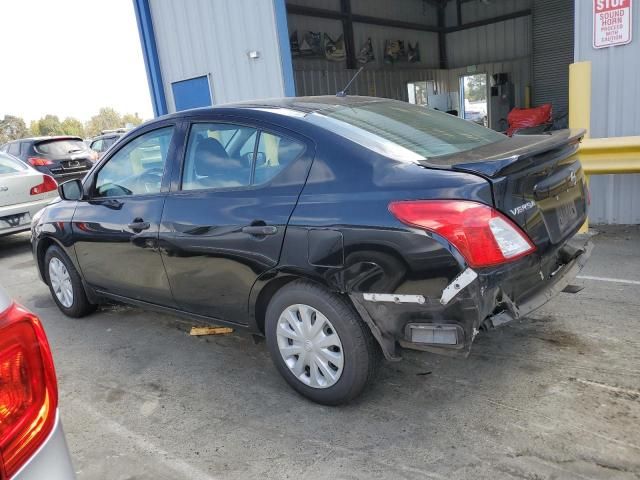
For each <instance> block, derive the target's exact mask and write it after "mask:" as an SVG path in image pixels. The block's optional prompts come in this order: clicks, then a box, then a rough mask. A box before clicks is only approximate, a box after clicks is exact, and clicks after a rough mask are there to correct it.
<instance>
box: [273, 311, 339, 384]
mask: <svg viewBox="0 0 640 480" xmlns="http://www.w3.org/2000/svg"><path fill="white" fill-rule="evenodd" d="M276 336H277V339H278V348H279V349H280V355H282V358H283V359H284V362H285V363H286V364H287V366H288V367H289V370H291V372H292V373H293V374H294V375H295V376H296V378H297V379H298V380H300V381H301V382H302V383H304V384H305V385H309V386H310V387H313V388H328V387H330V386H332V385H334V384H335V383H336V382H337V381H338V380H339V379H340V376H341V375H342V368H343V366H344V353H343V351H342V342H340V337H338V333H337V332H336V330H335V328H333V325H331V322H330V321H329V320H328V319H327V317H325V316H324V315H323V314H322V313H320V312H319V311H318V310H316V309H315V308H313V307H310V306H309V305H302V304H297V305H291V306H290V307H287V308H286V309H285V310H284V311H283V312H282V314H281V315H280V318H279V319H278V330H277V332H276Z"/></svg>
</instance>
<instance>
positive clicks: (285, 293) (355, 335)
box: [265, 281, 380, 405]
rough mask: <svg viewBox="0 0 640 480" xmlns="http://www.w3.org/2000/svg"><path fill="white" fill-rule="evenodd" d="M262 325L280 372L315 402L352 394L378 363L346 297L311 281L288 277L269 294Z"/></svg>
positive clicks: (335, 400) (370, 339) (336, 401)
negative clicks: (285, 283)
mask: <svg viewBox="0 0 640 480" xmlns="http://www.w3.org/2000/svg"><path fill="white" fill-rule="evenodd" d="M265 330H266V332H265V333H266V336H267V345H268V347H269V351H270V353H271V356H272V358H273V361H274V363H275V364H276V367H277V368H278V370H279V372H280V374H281V375H282V376H283V377H284V378H285V380H286V381H287V382H288V383H289V385H291V386H292V387H293V388H294V389H295V390H296V391H298V392H299V393H301V394H302V395H304V396H305V397H307V398H309V399H311V400H313V401H314V402H318V403H322V404H325V405H339V404H342V403H346V402H348V401H350V400H352V399H353V398H355V397H356V396H358V395H359V394H360V393H361V392H362V390H363V389H364V388H365V387H366V386H367V384H368V383H369V382H370V381H371V379H372V378H373V376H374V373H375V371H376V368H377V365H378V363H379V358H380V352H379V348H378V346H377V345H376V344H375V341H374V339H373V337H372V336H371V332H370V331H369V329H368V328H367V326H366V325H364V324H363V322H362V320H361V319H360V318H359V317H358V315H357V314H356V313H355V312H354V311H353V309H352V307H351V306H350V305H349V304H348V302H346V301H345V300H344V299H343V298H341V297H340V296H338V295H335V294H332V293H330V292H328V291H327V290H325V289H323V288H322V287H320V286H318V285H316V284H314V283H311V282H305V281H296V282H293V283H290V284H289V285H287V286H285V287H284V288H283V289H281V290H280V291H278V292H277V293H276V295H274V297H273V299H272V300H271V302H270V303H269V307H268V308H267V316H266V321H265Z"/></svg>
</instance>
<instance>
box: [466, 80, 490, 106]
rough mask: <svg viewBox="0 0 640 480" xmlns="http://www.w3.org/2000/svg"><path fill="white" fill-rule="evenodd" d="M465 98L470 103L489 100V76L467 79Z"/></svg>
mask: <svg viewBox="0 0 640 480" xmlns="http://www.w3.org/2000/svg"><path fill="white" fill-rule="evenodd" d="M464 93H465V97H466V98H467V99H468V100H469V101H470V102H481V101H483V100H487V76H486V75H485V74H480V75H469V76H468V77H466V78H465V85H464Z"/></svg>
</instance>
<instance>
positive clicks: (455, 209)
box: [389, 200, 535, 267]
mask: <svg viewBox="0 0 640 480" xmlns="http://www.w3.org/2000/svg"><path fill="white" fill-rule="evenodd" d="M389 210H390V211H391V213H392V214H393V215H394V216H395V217H396V218H397V219H398V220H400V221H401V222H403V223H406V224H407V225H411V226H414V227H418V228H422V229H425V230H429V231H431V232H435V233H437V234H438V235H441V236H442V237H444V238H445V239H446V240H448V241H449V243H451V244H452V245H453V246H454V247H456V249H457V250H458V251H459V252H460V253H461V254H462V256H463V257H464V258H465V260H466V261H467V263H468V264H469V265H470V266H471V267H488V266H491V265H499V264H501V263H505V262H509V261H512V260H515V259H517V258H520V257H523V256H524V255H528V254H529V253H531V252H533V251H534V250H535V246H534V245H533V244H532V243H531V241H530V240H529V238H528V237H527V236H526V235H525V234H524V232H522V231H521V230H520V228H519V227H518V226H516V225H514V224H513V222H511V220H509V219H508V218H507V217H505V216H504V215H502V214H501V213H500V212H498V211H497V210H495V209H494V208H491V207H489V206H488V205H484V204H482V203H477V202H471V201H467V200H418V201H406V202H393V203H391V204H390V205H389Z"/></svg>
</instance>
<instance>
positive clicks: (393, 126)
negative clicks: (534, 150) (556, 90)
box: [307, 100, 505, 164]
mask: <svg viewBox="0 0 640 480" xmlns="http://www.w3.org/2000/svg"><path fill="white" fill-rule="evenodd" d="M307 119H308V120H309V121H311V122H312V123H316V124H318V125H319V126H322V127H324V128H327V129H329V130H332V131H334V132H335V133H338V134H340V135H342V136H344V137H347V138H350V139H351V140H353V141H355V142H357V143H359V144H361V145H363V146H365V147H368V148H370V149H372V150H375V151H378V152H379V153H382V154H383V155H387V156H391V157H393V158H398V159H399V160H424V159H427V160H432V159H434V158H436V157H442V156H445V155H451V154H454V153H458V152H464V151H466V150H471V149H473V148H477V147H481V146H483V145H487V144H490V143H494V142H498V141H501V140H504V139H505V136H504V135H502V134H500V133H498V132H495V131H493V130H490V129H488V128H485V127H482V126H480V125H478V124H476V123H474V122H470V121H467V120H463V119H461V118H459V117H455V116H453V115H449V114H447V113H443V112H439V111H437V110H432V109H430V108H426V107H423V106H418V105H413V104H410V103H405V102H399V101H394V100H389V101H382V102H371V103H363V104H360V105H353V106H345V105H336V106H334V107H331V108H329V109H328V110H322V111H321V112H318V113H315V114H312V115H309V116H308V117H307ZM430 163H434V164H438V162H437V161H435V162H434V161H431V162H430Z"/></svg>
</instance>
